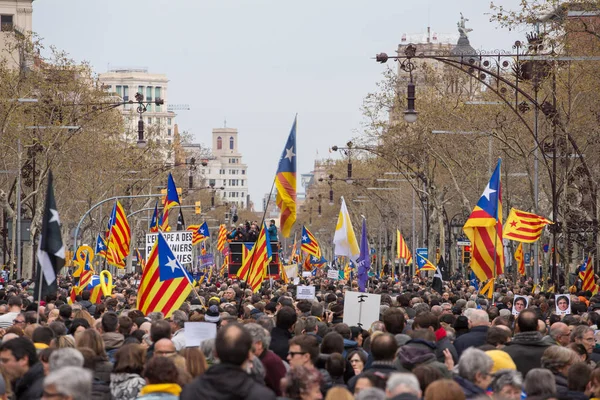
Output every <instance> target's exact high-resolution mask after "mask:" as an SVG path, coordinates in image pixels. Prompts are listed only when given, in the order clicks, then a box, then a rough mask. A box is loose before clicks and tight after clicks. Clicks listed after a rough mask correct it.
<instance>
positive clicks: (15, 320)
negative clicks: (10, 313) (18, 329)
mask: <svg viewBox="0 0 600 400" xmlns="http://www.w3.org/2000/svg"><path fill="white" fill-rule="evenodd" d="M24 323H25V320H22V321H21V320H18V319H13V324H24Z"/></svg>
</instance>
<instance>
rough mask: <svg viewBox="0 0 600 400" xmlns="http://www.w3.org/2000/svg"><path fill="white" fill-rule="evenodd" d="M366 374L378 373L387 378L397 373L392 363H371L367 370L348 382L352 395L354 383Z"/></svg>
mask: <svg viewBox="0 0 600 400" xmlns="http://www.w3.org/2000/svg"><path fill="white" fill-rule="evenodd" d="M367 372H380V373H382V374H384V375H386V376H389V375H390V374H391V373H394V372H399V371H398V369H396V366H395V365H394V362H393V361H373V363H372V364H371V366H370V367H369V368H365V369H364V370H363V372H362V373H360V374H358V375H354V376H353V377H352V378H351V379H350V380H349V381H348V389H349V390H350V391H351V392H352V393H354V386H355V385H356V381H357V380H358V379H359V378H360V377H362V376H363V375H364V374H365V373H367Z"/></svg>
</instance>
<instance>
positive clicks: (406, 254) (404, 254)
mask: <svg viewBox="0 0 600 400" xmlns="http://www.w3.org/2000/svg"><path fill="white" fill-rule="evenodd" d="M396 236H397V240H396V242H397V245H398V248H397V250H398V258H402V259H404V261H405V262H406V265H410V263H412V254H411V252H410V250H409V248H408V246H407V245H406V242H405V241H404V238H403V237H402V234H401V233H400V230H398V229H396Z"/></svg>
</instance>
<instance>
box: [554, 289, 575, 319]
mask: <svg viewBox="0 0 600 400" xmlns="http://www.w3.org/2000/svg"><path fill="white" fill-rule="evenodd" d="M554 304H556V314H557V315H565V314H571V297H569V295H568V294H555V295H554Z"/></svg>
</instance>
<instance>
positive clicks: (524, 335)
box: [504, 310, 548, 376]
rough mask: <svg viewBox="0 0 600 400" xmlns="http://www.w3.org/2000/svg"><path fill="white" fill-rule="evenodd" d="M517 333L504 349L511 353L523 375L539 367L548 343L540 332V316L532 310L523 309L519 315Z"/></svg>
mask: <svg viewBox="0 0 600 400" xmlns="http://www.w3.org/2000/svg"><path fill="white" fill-rule="evenodd" d="M516 329H517V333H515V336H514V338H513V339H512V340H511V341H510V343H508V344H507V345H506V347H505V348H504V351H505V352H507V353H508V355H510V357H511V358H512V360H513V361H514V363H515V365H516V366H517V370H518V371H519V372H520V373H521V374H522V375H525V376H526V375H527V373H528V372H529V371H530V370H532V369H533V368H539V367H540V365H541V358H542V354H544V351H545V350H546V349H547V348H548V344H547V343H546V342H545V341H543V340H542V338H543V335H542V334H541V333H540V332H538V318H537V315H536V314H535V312H533V311H531V310H524V311H522V312H521V313H520V314H519V316H518V317H517V323H516Z"/></svg>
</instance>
